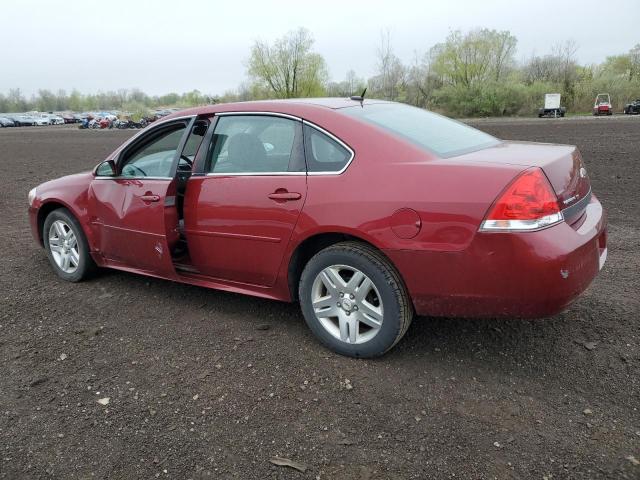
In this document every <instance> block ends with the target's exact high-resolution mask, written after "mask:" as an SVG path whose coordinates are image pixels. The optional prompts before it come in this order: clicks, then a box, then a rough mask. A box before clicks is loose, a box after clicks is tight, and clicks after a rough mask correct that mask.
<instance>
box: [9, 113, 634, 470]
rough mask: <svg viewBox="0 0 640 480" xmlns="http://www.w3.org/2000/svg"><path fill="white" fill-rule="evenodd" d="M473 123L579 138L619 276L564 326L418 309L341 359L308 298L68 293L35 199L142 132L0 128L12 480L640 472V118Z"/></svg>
mask: <svg viewBox="0 0 640 480" xmlns="http://www.w3.org/2000/svg"><path fill="white" fill-rule="evenodd" d="M474 124H475V125H476V126H478V127H479V128H482V129H483V130H486V131H488V132H490V133H492V134H495V135H497V136H499V137H502V138H505V139H522V140H534V141H544V142H558V143H571V144H577V145H578V146H579V147H580V149H581V150H582V153H583V156H584V159H585V162H586V165H587V169H588V171H589V173H590V176H591V179H592V184H593V189H594V192H595V193H596V194H597V195H598V197H599V198H600V199H601V201H602V202H603V204H604V205H605V207H606V209H607V210H608V214H609V222H610V224H609V232H610V236H609V242H610V243H609V258H608V261H607V264H606V266H605V268H604V270H603V271H602V272H601V273H600V275H599V277H598V278H597V279H596V280H595V282H594V283H593V285H592V286H591V287H590V288H589V290H588V291H587V292H586V293H585V294H584V295H583V296H582V297H581V298H580V299H579V300H578V301H577V302H576V303H575V304H574V305H573V306H572V307H571V308H570V309H569V310H568V311H566V312H565V313H563V314H561V315H558V316H556V317H554V318H550V319H547V320H540V321H522V320H461V319H433V318H418V319H416V321H414V322H413V325H412V326H411V328H410V330H409V332H408V334H407V335H406V337H405V339H404V340H403V341H402V342H401V343H400V344H398V345H397V347H396V348H395V349H394V350H393V351H392V352H390V353H389V354H387V355H386V356H385V357H383V358H381V359H377V360H374V361H371V360H366V361H363V360H353V359H349V358H344V357H340V356H337V355H334V354H333V353H331V352H329V351H328V350H326V349H324V348H323V347H321V346H320V345H319V344H318V343H317V342H316V341H315V340H314V339H313V337H312V336H311V334H310V332H309V331H308V330H307V328H306V326H305V324H304V322H303V320H302V316H301V314H300V313H299V310H298V307H297V305H288V304H283V303H277V302H272V301H266V300H260V299H255V298H250V297H244V296H240V295H234V294H229V293H221V292H217V291H213V290H206V289H203V288H197V287H192V286H186V285H179V284H175V283H171V282H167V281H161V280H155V279H151V278H145V277H141V276H136V275H132V274H127V273H120V272H115V271H105V272H103V273H102V274H100V275H99V276H98V277H97V278H95V279H93V280H91V281H88V282H85V283H80V284H67V283H64V282H63V281H61V280H59V279H58V278H57V277H56V276H55V275H54V273H53V272H52V270H51V268H50V266H49V264H48V262H47V259H46V257H45V254H44V252H43V250H41V249H40V248H39V247H38V246H37V245H36V244H35V243H34V241H33V240H32V238H31V234H30V232H29V227H28V224H27V216H26V208H27V192H28V190H29V189H30V188H31V187H33V186H35V185H37V184H38V183H40V182H43V181H45V180H48V179H51V178H55V177H58V176H62V175H65V174H69V173H73V172H77V171H81V170H87V169H89V168H90V167H92V166H93V165H95V164H97V163H98V162H99V161H100V160H101V159H102V158H104V156H105V155H106V154H107V153H108V152H110V151H112V150H113V149H114V148H115V147H116V146H117V145H119V144H120V143H121V142H122V141H124V140H125V139H126V138H127V137H128V136H130V135H131V134H132V133H134V132H133V131H80V130H77V129H74V128H66V127H50V128H45V127H42V128H20V129H1V130H0V165H1V168H2V175H1V179H0V180H1V182H2V183H1V185H2V187H1V188H2V189H1V195H0V214H1V217H0V219H1V223H2V232H3V237H4V238H5V242H4V243H3V244H2V249H1V252H2V255H0V268H1V272H2V273H1V274H0V288H1V289H0V298H1V311H0V376H1V379H0V478H2V479H21V478H56V479H68V478H125V479H131V478H177V479H186V478H190V479H199V478H241V479H262V478H293V479H296V478H300V479H303V478H309V479H318V478H319V479H342V478H346V479H362V480H365V479H405V478H421V479H422V478H437V479H441V478H454V477H455V478H464V479H467V478H468V479H489V478H498V479H503V478H525V479H541V480H542V479H545V478H546V479H551V478H553V479H565V478H571V479H592V478H612V479H638V478H640V465H639V464H638V462H640V411H638V409H639V408H640V300H639V297H640V282H639V278H638V272H639V271H640V268H639V267H640V211H639V205H640V191H639V187H640V181H639V179H640V150H639V143H638V142H639V139H640V117H637V118H626V117H622V116H620V117H613V118H597V119H592V118H585V119H568V118H567V119H557V120H554V119H540V120H539V119H531V120H514V121H511V120H485V121H482V120H480V121H476V122H474ZM523 273H524V272H523ZM106 397H108V398H109V399H110V400H109V403H108V405H102V404H100V403H98V400H99V399H104V398H106ZM275 456H277V457H283V458H288V459H291V460H294V461H296V462H299V463H301V464H303V465H304V466H306V471H305V472H299V471H297V470H294V469H291V468H289V467H283V466H277V465H274V464H272V463H270V459H271V458H272V457H275Z"/></svg>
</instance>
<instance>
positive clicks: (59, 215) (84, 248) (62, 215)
mask: <svg viewBox="0 0 640 480" xmlns="http://www.w3.org/2000/svg"><path fill="white" fill-rule="evenodd" d="M56 220H61V221H63V222H64V223H65V224H67V225H68V226H69V228H70V229H71V230H72V231H73V233H74V235H75V237H76V240H77V246H78V257H79V261H78V265H77V267H76V269H75V271H74V272H72V273H67V272H65V271H63V270H62V269H61V268H60V267H59V266H58V264H57V263H56V261H55V259H54V258H53V254H52V252H51V246H50V245H49V232H50V230H51V226H52V225H53V223H54V222H55V221H56ZM42 239H43V243H44V248H45V250H46V252H47V258H49V263H51V266H52V267H53V270H54V272H56V274H57V275H58V276H59V277H60V278H62V279H63V280H66V281H67V282H79V281H81V280H84V279H86V278H88V277H90V276H91V275H92V274H93V273H95V271H96V270H97V266H96V264H95V262H94V261H93V258H91V255H90V254H89V243H88V242H87V237H86V236H85V234H84V231H83V230H82V227H81V226H80V223H79V222H78V220H77V219H76V218H75V217H74V216H73V215H72V214H71V212H69V210H67V209H66V208H58V209H57V210H53V211H52V212H51V213H49V215H47V218H46V219H45V221H44V226H43V227H42Z"/></svg>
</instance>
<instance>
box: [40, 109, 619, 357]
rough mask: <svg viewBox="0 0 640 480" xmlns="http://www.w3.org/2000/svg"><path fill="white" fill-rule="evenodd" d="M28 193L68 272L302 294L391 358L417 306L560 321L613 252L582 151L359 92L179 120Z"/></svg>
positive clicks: (354, 349) (317, 319)
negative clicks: (109, 271) (489, 130)
mask: <svg viewBox="0 0 640 480" xmlns="http://www.w3.org/2000/svg"><path fill="white" fill-rule="evenodd" d="M28 202H29V218H30V224H31V229H32V232H33V236H34V238H35V239H36V241H37V242H38V243H39V244H40V245H41V246H43V247H44V248H45V251H46V254H47V256H48V259H49V261H50V263H51V266H52V268H53V269H54V271H55V272H56V274H57V275H58V276H60V277H61V278H62V279H64V280H67V281H71V282H77V281H80V280H82V279H84V278H86V277H87V276H88V275H89V274H90V273H91V272H92V271H93V270H95V269H96V267H98V266H99V267H109V268H115V269H121V270H125V271H128V272H136V273H140V274H144V275H151V276H154V277H160V278H165V279H169V280H174V281H178V282H183V283H189V284H193V285H198V286H202V287H209V288H216V289H222V290H226V291H232V292H237V293H243V294H250V295H256V296H260V297H265V298H270V299H276V300H283V301H298V302H299V303H300V306H301V309H302V313H303V315H304V318H305V320H306V322H307V324H308V326H309V328H310V329H311V330H312V332H313V333H314V334H315V335H316V336H317V338H318V339H319V340H320V341H322V342H323V343H324V344H326V345H327V346H329V347H330V348H331V349H333V350H334V351H336V352H338V353H340V354H343V355H350V356H354V357H373V356H376V355H381V354H383V353H384V352H386V351H388V350H389V349H390V348H392V347H393V346H394V345H395V344H396V343H397V342H398V341H399V340H400V339H401V338H402V336H403V335H404V334H405V332H406V331H407V329H408V327H409V324H410V323H411V321H412V319H413V317H414V314H415V313H417V314H419V315H431V316H446V317H451V316H462V317H524V318H536V317H545V316H549V315H554V314H556V313H558V312H560V311H562V310H563V309H565V308H566V307H567V306H568V305H569V304H571V302H573V301H574V300H575V299H576V298H577V297H578V295H580V294H581V293H582V292H583V291H584V290H585V289H586V288H587V287H588V286H589V284H590V283H591V282H592V280H593V279H594V278H595V276H596V275H597V274H598V271H599V270H600V269H601V268H602V266H603V265H604V263H605V260H606V257H607V233H606V224H607V222H606V215H605V212H604V210H603V208H602V205H601V204H600V202H599V201H598V199H597V198H596V196H595V195H594V194H593V192H592V190H591V184H590V180H589V176H588V175H587V171H586V169H585V165H584V163H583V161H582V156H581V154H580V151H579V150H578V149H577V148H576V147H574V146H570V145H552V144H536V143H527V142H510V141H502V140H499V139H497V138H495V137H492V136H490V135H488V134H486V133H484V132H481V131H479V130H476V129H474V128H471V127H469V126H467V125H464V124H462V123H459V122H456V121H453V120H450V119H448V118H446V117H442V116H440V115H436V114H434V113H430V112H428V111H426V110H422V109H418V108H414V107H409V106H407V105H402V104H397V103H393V102H384V101H376V100H371V101H364V100H362V98H361V97H354V98H353V99H352V100H349V99H335V98H334V99H331V98H325V99H298V100H289V101H264V102H246V103H235V104H219V105H214V106H208V107H199V108H193V109H190V110H186V111H183V112H179V113H176V114H173V115H169V116H167V117H165V118H163V119H162V120H158V121H156V122H154V123H153V124H151V125H150V126H149V127H147V128H146V129H144V130H142V131H141V132H140V133H139V134H137V135H134V136H133V137H132V138H131V139H129V140H128V141H127V142H125V143H124V144H123V145H122V146H121V147H119V148H118V149H117V150H116V151H115V152H113V153H112V154H111V155H109V156H108V157H107V158H106V160H105V161H103V162H102V163H100V164H98V165H97V166H96V167H95V168H94V170H93V171H92V172H85V173H80V174H77V175H71V176H67V177H62V178H59V179H57V180H52V181H49V182H46V183H43V184H41V185H38V186H37V187H36V188H34V189H32V190H31V191H30V192H29V195H28Z"/></svg>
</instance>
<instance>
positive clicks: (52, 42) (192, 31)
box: [0, 0, 640, 95]
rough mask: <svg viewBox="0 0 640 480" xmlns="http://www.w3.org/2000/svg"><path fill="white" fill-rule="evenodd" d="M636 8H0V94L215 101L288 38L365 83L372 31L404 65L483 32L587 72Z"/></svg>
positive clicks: (500, 1) (108, 4) (119, 3)
mask: <svg viewBox="0 0 640 480" xmlns="http://www.w3.org/2000/svg"><path fill="white" fill-rule="evenodd" d="M638 19H640V0H607V1H606V2H605V1H603V0H524V1H517V0H430V1H427V0H424V1H420V0H413V1H408V0H392V1H386V2H379V1H374V0H368V1H359V0H349V1H345V0H341V1H334V0H322V1H317V2H308V1H304V0H294V1H288V0H287V1H275V0H274V1H265V0H263V1H260V0H232V1H213V0H212V1H207V0H181V1H177V0H153V1H146V0H126V1H123V0H93V1H92V0H83V1H76V0H64V1H59V2H57V1H50V0H40V1H36V0H17V1H12V2H9V1H6V2H3V5H2V7H1V9H0V20H1V21H0V92H2V93H6V92H7V91H8V90H9V88H15V87H19V88H21V89H22V91H23V92H24V93H25V94H26V95H31V94H32V93H34V92H36V91H37V90H38V89H40V88H48V89H52V90H57V89H59V88H64V89H66V90H67V91H70V90H71V89H73V88H77V89H79V90H81V91H82V92H85V93H88V92H97V91H100V90H102V91H106V90H115V89H118V88H132V87H138V88H140V89H142V90H144V91H145V92H147V93H149V94H162V93H167V92H172V91H175V92H184V91H189V90H192V89H194V88H197V89H198V90H200V91H202V92H204V93H211V94H221V93H223V92H224V91H225V90H229V89H233V88H235V87H236V86H237V85H238V84H239V83H240V82H241V81H243V80H244V79H245V78H246V74H245V72H246V61H247V57H248V54H249V49H250V47H251V45H252V44H253V42H254V41H255V40H257V39H262V40H267V41H273V40H274V39H276V38H278V37H280V36H282V35H283V34H285V33H286V32H288V31H290V30H293V29H296V28H298V27H306V28H308V29H309V30H310V31H311V32H312V33H313V35H314V37H315V40H316V43H315V50H316V51H317V52H319V53H320V54H322V55H323V56H324V58H325V59H326V61H327V65H328V67H329V72H330V75H331V78H332V79H333V80H342V79H343V78H344V77H345V73H346V72H347V71H348V70H349V69H351V68H353V69H354V70H355V71H356V73H357V74H358V76H361V77H364V78H367V77H369V76H371V75H373V74H374V71H375V66H376V60H375V51H376V47H377V45H378V44H379V42H380V32H381V31H382V30H386V29H389V30H390V32H391V38H392V44H393V47H394V50H395V52H396V54H397V55H398V56H399V57H400V58H401V59H402V60H403V61H405V62H410V61H411V60H412V59H413V58H414V57H415V54H416V53H417V54H418V55H420V56H422V54H424V52H426V51H427V50H428V49H429V48H430V47H431V46H432V45H433V44H435V43H438V42H441V41H443V40H444V39H445V37H446V36H447V34H448V33H449V31H450V30H456V29H461V30H463V31H466V30H469V29H472V28H476V27H487V28H495V29H498V30H509V31H511V33H512V34H514V35H515V36H516V37H517V38H518V49H517V52H516V58H517V59H518V60H521V59H524V58H527V57H529V56H530V55H531V54H532V53H536V54H545V53H548V52H549V51H550V49H551V47H552V46H553V45H554V44H556V43H559V42H564V41H565V40H567V39H573V40H575V41H576V42H577V44H578V46H579V50H578V52H577V56H578V60H579V61H580V62H582V63H597V62H601V61H602V60H604V58H605V57H606V56H607V55H613V54H619V53H625V52H627V51H628V50H629V49H630V48H631V47H633V45H634V44H636V43H640V30H639V29H638V24H637V22H638Z"/></svg>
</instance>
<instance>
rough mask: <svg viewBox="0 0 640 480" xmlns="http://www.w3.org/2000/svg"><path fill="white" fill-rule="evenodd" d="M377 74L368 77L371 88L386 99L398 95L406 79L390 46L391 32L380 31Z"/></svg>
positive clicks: (400, 63)
mask: <svg viewBox="0 0 640 480" xmlns="http://www.w3.org/2000/svg"><path fill="white" fill-rule="evenodd" d="M376 54H377V60H378V65H377V68H378V75H376V76H375V77H374V78H372V79H370V84H371V85H372V86H373V90H375V91H379V92H380V93H381V94H382V96H383V97H384V98H386V99H388V100H397V99H398V98H399V97H400V93H401V90H402V88H403V87H404V84H405V80H406V70H405V67H404V66H403V65H402V62H401V61H400V59H399V58H398V57H397V56H396V54H395V53H394V52H393V48H392V46H391V32H390V31H389V30H386V31H383V32H381V33H380V45H379V46H378V50H377V52H376Z"/></svg>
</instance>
